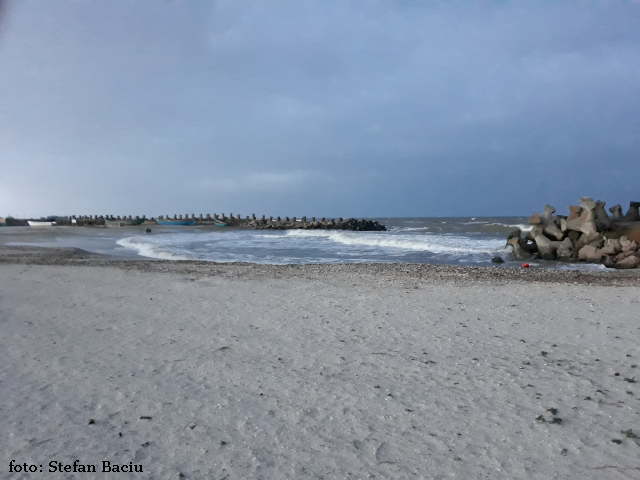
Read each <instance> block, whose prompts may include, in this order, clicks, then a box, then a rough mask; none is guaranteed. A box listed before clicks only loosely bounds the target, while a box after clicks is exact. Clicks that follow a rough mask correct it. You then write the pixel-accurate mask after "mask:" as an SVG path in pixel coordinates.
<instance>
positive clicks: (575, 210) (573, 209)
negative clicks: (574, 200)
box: [567, 205, 582, 221]
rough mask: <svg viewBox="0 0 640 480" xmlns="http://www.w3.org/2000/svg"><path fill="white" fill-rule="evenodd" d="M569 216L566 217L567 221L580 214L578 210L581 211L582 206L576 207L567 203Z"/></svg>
mask: <svg viewBox="0 0 640 480" xmlns="http://www.w3.org/2000/svg"><path fill="white" fill-rule="evenodd" d="M569 212H571V213H569V216H568V217H567V221H569V220H575V219H576V218H578V217H579V216H580V212H582V207H576V206H575V205H569Z"/></svg>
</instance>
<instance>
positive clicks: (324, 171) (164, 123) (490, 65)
mask: <svg viewBox="0 0 640 480" xmlns="http://www.w3.org/2000/svg"><path fill="white" fill-rule="evenodd" d="M7 12H8V15H7V18H6V21H5V22H4V23H3V24H0V28H3V29H4V32H2V34H1V35H0V92H3V93H2V94H0V95H2V97H1V103H0V104H1V105H2V107H1V108H0V166H1V167H2V170H3V171H5V172H7V173H8V174H9V175H10V176H11V177H25V176H26V177H29V178H33V179H35V181H34V182H32V183H30V184H29V185H25V186H24V188H20V189H18V190H16V189H15V186H12V188H11V189H8V188H7V187H6V186H5V187H2V185H7V181H6V180H2V181H1V182H0V189H3V190H0V200H1V201H2V204H3V205H6V207H4V208H9V209H11V208H13V209H15V208H18V205H20V208H22V206H23V205H26V206H28V209H30V211H32V212H33V213H34V214H46V213H49V211H48V210H46V209H48V208H55V209H56V210H57V211H70V210H73V211H75V210H74V208H80V207H76V205H78V206H80V205H81V206H82V208H86V209H87V210H90V211H93V212H92V213H96V212H95V211H96V210H99V212H97V213H100V212H103V211H104V212H106V211H111V210H113V209H114V208H117V209H119V211H125V210H132V211H133V210H136V209H144V210H145V211H146V212H148V213H152V214H159V213H162V212H165V213H166V210H167V209H171V210H173V209H178V210H184V209H187V210H193V209H195V210H200V209H203V208H204V205H207V206H209V205H214V206H218V205H219V206H220V208H219V209H220V210H221V209H225V210H230V211H247V212H248V211H250V210H255V208H256V206H260V207H261V208H263V209H265V210H269V211H265V212H264V213H268V214H271V211H272V212H273V214H292V215H294V214H298V215H300V214H316V215H334V214H345V215H349V214H353V215H437V214H442V215H481V214H528V213H529V212H530V211H531V210H532V209H537V208H539V204H541V203H542V204H544V203H546V202H552V203H555V204H556V206H558V207H559V208H561V207H563V206H565V205H567V204H568V203H572V202H575V201H576V198H577V197H578V196H580V195H585V194H586V195H592V196H594V197H598V196H600V197H601V198H603V199H606V200H608V201H609V202H626V201H628V200H630V199H631V197H632V196H633V195H636V192H637V189H634V186H633V185H632V183H631V182H630V181H629V178H630V175H629V172H634V171H635V172H637V166H638V164H639V162H638V154H637V153H636V152H638V151H639V149H638V147H640V134H639V131H638V128H637V125H639V124H640V114H639V113H638V112H640V109H639V108H638V107H640V90H639V89H638V88H637V84H638V75H639V72H640V48H639V47H640V32H639V31H638V29H637V25H638V24H639V20H640V5H639V4H632V3H623V2H620V3H611V2H590V3H588V4H586V3H581V2H556V3H549V2H545V3H533V2H493V3H489V2H478V3H470V2H430V3H423V2H388V1H385V2H383V1H379V2H344V1H327V0H323V1H309V2H299V1H279V2H236V1H218V2H215V3H214V4H209V3H207V2H202V3H198V4H196V3H182V2H162V3H158V2H152V1H147V2H144V1H142V2H126V1H114V2H109V3H98V2H57V3H55V4H54V3H50V4H46V5H45V6H43V5H42V4H38V5H36V4H35V3H28V2H25V3H18V2H14V3H12V4H11V5H10V8H8V9H7ZM265 172H267V173H265ZM301 172H302V173H301ZM305 172H306V173H305ZM309 172H312V173H309ZM264 175H267V177H265V176H264ZM269 175H272V176H271V177H269ZM70 177H73V178H76V179H77V178H79V179H85V181H86V182H87V183H89V184H91V183H93V182H96V181H98V182H99V183H100V185H101V186H102V188H101V189H100V191H96V189H95V188H89V187H87V186H86V185H85V184H84V183H83V182H82V181H80V182H71V183H70V184H69V185H68V186H67V187H66V188H65V189H64V190H60V189H58V190H56V189H55V188H53V189H51V188H49V186H48V185H47V183H46V182H47V181H49V180H50V179H51V178H56V179H57V178H70ZM142 179H143V180H142ZM278 179H279V180H278ZM287 179H288V180H287ZM216 182H217V184H216ZM12 185H13V184H12ZM300 185H305V188H303V189H297V188H292V187H294V186H295V187H297V186H300ZM194 186H195V188H194ZM205 186H206V187H207V188H204V187H205ZM43 192H46V197H45V196H43ZM25 208H26V207H25ZM215 208H217V207H215ZM156 210H157V211H156ZM345 210H346V211H345ZM0 213H2V212H0ZM5 213H6V212H5ZM88 213H89V212H88Z"/></svg>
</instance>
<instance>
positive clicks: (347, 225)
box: [58, 213, 387, 232]
mask: <svg viewBox="0 0 640 480" xmlns="http://www.w3.org/2000/svg"><path fill="white" fill-rule="evenodd" d="M158 219H159V220H193V221H194V224H195V225H212V226H213V225H217V226H220V224H224V225H226V226H229V227H244V228H253V229H259V230H293V229H302V230H352V231H361V232H377V231H386V230H387V228H386V227H385V226H384V225H382V224H381V223H379V222H377V221H374V220H364V219H360V220H359V219H356V218H338V219H334V218H324V217H323V218H321V219H316V217H311V218H310V219H307V217H301V218H297V217H291V218H289V217H284V218H282V217H275V218H274V217H269V218H267V217H266V215H262V218H257V217H256V215H255V214H253V215H251V216H250V217H249V216H247V217H245V218H242V217H241V216H240V215H234V214H233V213H230V214H229V215H227V214H224V213H222V214H217V213H213V214H209V213H208V214H206V215H202V214H200V215H198V216H196V215H195V214H193V213H192V214H191V215H189V214H186V215H184V216H183V215H173V216H171V215H167V216H166V217H165V216H164V215H160V216H159V217H158ZM58 224H60V225H74V226H104V225H111V226H127V225H131V224H143V225H153V224H157V221H156V219H155V218H153V217H152V218H150V219H147V218H146V216H144V215H142V217H140V216H135V217H132V216H131V215H129V216H126V215H124V216H122V217H120V216H117V217H116V216H113V215H104V216H102V215H100V216H98V215H95V216H94V215H89V216H85V215H77V216H76V215H72V216H71V217H69V218H68V219H67V218H66V219H65V220H64V222H59V223H58Z"/></svg>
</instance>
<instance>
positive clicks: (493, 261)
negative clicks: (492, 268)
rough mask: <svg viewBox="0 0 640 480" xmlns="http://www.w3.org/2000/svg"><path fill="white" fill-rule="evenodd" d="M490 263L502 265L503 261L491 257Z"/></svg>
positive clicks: (499, 258) (500, 258)
mask: <svg viewBox="0 0 640 480" xmlns="http://www.w3.org/2000/svg"><path fill="white" fill-rule="evenodd" d="M491 263H504V260H503V259H502V257H493V258H492V259H491Z"/></svg>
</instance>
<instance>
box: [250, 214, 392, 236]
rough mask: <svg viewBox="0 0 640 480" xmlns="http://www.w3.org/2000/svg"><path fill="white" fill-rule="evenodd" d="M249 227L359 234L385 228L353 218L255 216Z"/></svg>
mask: <svg viewBox="0 0 640 480" xmlns="http://www.w3.org/2000/svg"><path fill="white" fill-rule="evenodd" d="M249 227H251V228H255V229H261V230H293V229H299V230H352V231H360V232H377V231H386V230H387V228H386V227H385V226H384V225H382V224H380V223H378V222H377V221H373V220H357V219H355V218H348V219H345V218H339V219H337V220H336V219H333V218H331V219H326V218H322V219H321V220H316V217H311V220H307V217H302V218H301V219H296V217H293V218H292V219H289V217H285V218H284V219H282V218H280V217H277V218H275V219H274V218H273V217H269V219H267V218H266V217H265V216H264V215H263V216H262V218H261V219H256V218H255V215H254V216H253V219H252V220H251V221H250V222H249Z"/></svg>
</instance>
